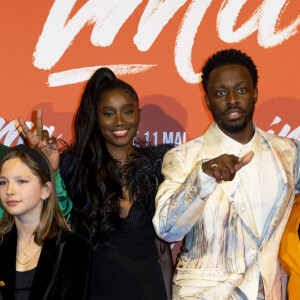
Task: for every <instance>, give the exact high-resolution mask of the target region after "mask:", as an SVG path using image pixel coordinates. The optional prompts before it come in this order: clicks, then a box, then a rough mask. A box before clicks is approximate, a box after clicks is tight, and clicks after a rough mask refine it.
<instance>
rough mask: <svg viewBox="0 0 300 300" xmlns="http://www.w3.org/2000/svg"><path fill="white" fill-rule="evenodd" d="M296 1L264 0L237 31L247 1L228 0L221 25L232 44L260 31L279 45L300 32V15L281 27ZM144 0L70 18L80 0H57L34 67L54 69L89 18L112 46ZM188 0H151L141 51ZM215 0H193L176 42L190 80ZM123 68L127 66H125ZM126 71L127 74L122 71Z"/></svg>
mask: <svg viewBox="0 0 300 300" xmlns="http://www.w3.org/2000/svg"><path fill="white" fill-rule="evenodd" d="M289 1H290V0H276V1H274V0H273V1H272V0H264V1H262V4H261V5H260V6H259V7H258V8H257V9H256V10H255V11H254V12H253V14H252V15H251V17H250V18H249V19H248V20H247V21H246V22H244V24H243V25H242V26H240V28H238V29H236V30H234V26H235V24H236V21H237V18H238V16H239V13H240V11H241V9H242V7H243V6H244V4H245V3H246V2H247V0H224V1H223V3H222V5H221V7H220V10H219V12H218V15H217V24H216V29H217V32H218V35H219V37H220V39H221V40H222V41H224V42H226V43H237V42H240V41H241V40H243V39H245V38H247V37H248V36H250V35H251V34H253V33H254V32H255V31H258V37H257V39H258V44H259V45H260V46H262V47H264V48H269V47H274V46H277V45H279V44H281V43H282V42H283V41H285V40H287V39H289V38H290V37H292V36H293V35H295V34H296V33H297V32H298V26H299V24H300V16H298V17H297V18H296V19H295V20H294V21H293V22H291V24H290V25H289V26H288V27H286V28H283V29H281V30H278V31H276V28H275V27H276V24H278V21H279V20H280V18H281V17H282V14H283V11H284V9H285V8H286V7H287V5H288V4H289ZM141 2H142V0H130V1H128V0H110V1H106V0H89V1H88V2H87V3H86V4H85V5H83V6H82V7H81V8H80V9H79V11H78V12H77V13H76V14H75V15H74V16H73V17H72V19H70V20H68V18H69V15H70V13H71V11H72V9H73V7H74V5H75V3H76V0H56V1H55V2H54V4H53V6H52V8H51V11H50V13H49V16H48V18H47V21H46V23H45V25H44V28H43V31H42V34H41V36H40V38H39V41H38V43H37V45H36V49H35V52H34V55H33V56H34V62H33V63H34V66H36V67H37V68H40V69H45V70H47V69H51V68H52V67H53V66H54V65H55V64H56V63H57V62H58V61H59V60H60V59H61V57H62V55H63V54H64V52H65V51H66V50H67V49H68V47H69V46H70V45H71V44H72V41H73V40H74V38H75V37H76V35H77V34H78V33H79V32H80V30H81V29H82V28H83V26H85V25H86V24H87V23H89V24H94V28H93V31H92V34H91V42H92V44H93V45H95V46H98V47H107V46H110V45H111V44H112V43H113V41H114V38H115V36H116V35H117V33H118V32H119V30H120V28H121V27H122V26H123V24H124V23H125V22H126V21H127V19H128V18H129V17H130V15H131V14H132V13H133V12H134V11H135V9H136V8H137V6H139V4H140V3H141ZM186 2H187V0H149V1H148V3H147V6H146V8H145V10H144V13H143V15H142V16H141V19H140V22H139V25H138V29H137V33H136V35H135V36H134V38H133V42H134V43H135V45H136V46H137V48H138V50H139V51H148V50H149V49H150V48H151V46H152V45H153V43H154V42H155V40H156V39H157V37H158V36H159V34H160V32H161V31H162V30H163V28H164V27H165V26H166V24H167V23H168V22H169V21H170V20H171V19H172V17H173V16H174V15H175V13H176V12H177V11H178V10H179V9H180V8H181V7H182V6H183V5H184V4H185V3H186ZM211 2H212V0H201V1H200V0H192V1H191V4H190V5H189V7H188V9H187V11H186V13H185V15H184V18H183V21H182V23H181V25H180V28H179V30H178V35H177V38H176V42H175V49H174V54H175V66H176V69H177V71H178V73H179V75H180V76H181V77H182V78H183V79H184V80H185V81H186V82H188V83H198V82H200V74H197V73H195V72H194V69H193V64H192V48H193V45H194V40H195V36H196V34H197V31H198V28H199V26H200V24H201V21H202V19H203V17H204V15H205V13H206V10H207V8H208V7H209V6H210V5H211ZM113 66H114V67H115V69H116V72H117V75H119V73H118V72H120V73H121V74H122V75H123V74H130V73H131V72H132V68H131V66H140V67H138V68H136V69H135V72H136V73H137V72H144V71H146V70H149V69H150V68H151V67H153V66H156V65H155V64H154V65H142V64H136V65H113ZM96 68H97V67H96V66H93V67H87V68H82V69H73V70H68V71H65V72H60V73H55V74H52V75H50V76H49V85H50V86H58V85H65V84H72V83H77V82H80V81H83V80H87V79H88V78H89V76H90V75H91V73H92V72H93V71H94V70H95V69H96ZM122 70H123V71H122ZM122 72H123V73H122Z"/></svg>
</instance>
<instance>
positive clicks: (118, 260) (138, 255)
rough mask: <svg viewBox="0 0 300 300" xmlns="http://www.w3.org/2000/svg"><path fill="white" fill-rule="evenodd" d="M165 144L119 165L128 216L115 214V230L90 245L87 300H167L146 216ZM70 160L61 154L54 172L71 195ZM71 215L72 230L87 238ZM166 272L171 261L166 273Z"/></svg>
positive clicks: (159, 177) (149, 212) (151, 211)
mask: <svg viewBox="0 0 300 300" xmlns="http://www.w3.org/2000/svg"><path fill="white" fill-rule="evenodd" d="M171 147H172V146H170V145H162V146H160V147H156V148H153V147H152V148H142V149H136V153H135V155H134V156H133V159H132V160H131V161H130V162H129V163H128V164H127V165H126V166H125V174H126V176H125V181H126V182H125V185H126V189H127V190H128V191H129V193H130V194H131V195H132V196H134V199H135V201H134V202H133V204H132V206H131V208H130V210H129V213H128V216H127V217H126V218H120V220H119V224H118V227H117V229H115V230H114V231H108V232H106V233H104V234H103V236H102V239H101V240H100V241H99V242H98V244H97V246H96V247H95V249H94V258H93V278H92V293H91V294H92V297H91V299H92V300H98V299H100V300H166V299H167V295H166V289H165V284H164V279H163V275H162V270H161V267H160V263H159V256H158V250H157V246H156V244H155V237H156V235H155V232H154V228H153V225H152V217H153V214H154V201H155V194H156V191H157V188H158V185H159V184H160V183H161V182H162V181H163V177H162V175H161V172H160V168H161V164H162V159H163V156H164V154H165V152H166V151H167V150H169V149H170V148H171ZM75 159H76V158H74V157H72V151H69V152H67V153H65V154H63V155H62V156H61V165H60V172H61V175H62V178H63V180H64V182H65V183H66V188H67V192H68V194H69V195H70V196H71V197H72V195H71V194H70V193H69V190H68V185H69V184H68V181H69V180H70V175H71V174H70V173H69V170H70V168H69V167H70V164H72V162H74V160H75ZM72 201H73V202H74V205H75V207H76V203H78V202H77V201H80V202H81V203H82V197H80V198H79V199H74V197H72ZM71 215H72V214H71ZM74 217H75V218H74ZM74 219H75V223H76V224H75V227H74V228H75V231H76V232H77V233H79V234H81V235H83V236H85V237H88V236H89V232H88V230H87V228H86V227H85V226H82V223H84V221H83V219H82V216H81V217H78V216H76V212H75V211H74V212H73V220H74ZM78 220H80V221H78ZM170 261H171V257H170ZM167 272H169V271H167ZM171 272H172V265H171V267H170V272H169V274H170V273H171ZM169 277H170V278H171V276H169ZM170 286H171V282H170ZM170 288H171V287H170Z"/></svg>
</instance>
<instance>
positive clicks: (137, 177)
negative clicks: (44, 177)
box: [60, 68, 173, 300]
mask: <svg viewBox="0 0 300 300" xmlns="http://www.w3.org/2000/svg"><path fill="white" fill-rule="evenodd" d="M139 121H140V109H139V99H138V96H137V93H136V92H135V90H134V89H133V88H132V87H131V86H130V85H129V84H128V83H126V82H124V81H122V80H120V79H117V78H116V76H115V75H114V73H113V72H112V71H111V70H110V69H107V68H101V69H99V70H97V71H96V72H95V73H94V75H93V76H92V77H91V79H90V80H89V81H88V83H87V85H86V88H85V90H84V93H83V96H82V98H81V103H80V106H79V109H78V111H77V114H76V119H75V142H74V144H73V145H72V146H71V147H70V148H69V149H68V150H66V151H65V152H64V153H63V154H62V155H61V163H60V172H61V175H62V178H63V180H64V182H65V184H66V189H67V192H68V196H69V197H70V198H71V199H72V201H73V205H74V210H73V212H72V214H71V215H72V222H73V225H74V230H75V231H76V232H78V233H80V234H81V235H83V236H85V237H88V238H89V239H90V240H91V241H92V242H93V245H94V248H95V249H94V269H93V283H92V299H109V300H114V299H117V300H121V299H130V300H134V299H137V300H141V299H145V300H146V299H148V300H154V299H155V300H159V299H167V294H168V297H169V299H170V298H171V296H170V295H171V294H170V290H171V278H172V273H173V266H172V259H171V252H170V248H169V245H167V244H165V243H164V242H162V241H159V240H158V239H157V237H156V235H155V232H154V229H153V226H152V217H153V215H154V210H155V204H154V198H155V194H156V190H157V187H158V185H159V184H160V182H162V180H163V178H162V175H161V172H160V167H161V162H162V158H163V155H164V153H165V152H166V151H167V150H168V149H170V146H166V145H162V146H159V147H156V148H155V147H146V145H145V144H144V143H139V142H137V145H136V146H134V145H133V140H134V138H135V136H136V134H137V130H138V125H139ZM161 266H162V267H161ZM163 273H164V278H165V281H164V278H163ZM166 290H167V292H166Z"/></svg>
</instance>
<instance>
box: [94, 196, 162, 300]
mask: <svg viewBox="0 0 300 300" xmlns="http://www.w3.org/2000/svg"><path fill="white" fill-rule="evenodd" d="M154 238H155V233H154V231H153V226H152V223H151V219H149V217H148V216H147V214H145V212H144V211H143V208H142V207H141V205H140V203H139V202H138V201H135V202H134V203H133V205H132V207H131V209H130V211H129V214H128V217H127V218H124V219H121V224H120V227H119V229H118V230H116V231H113V232H107V233H106V234H105V235H104V242H105V243H107V245H105V243H104V242H101V243H100V244H99V245H98V247H97V248H96V249H95V251H94V271H93V280H92V299H93V300H94V299H95V300H96V299H111V300H115V299H116V300H120V299H124V300H125V299H126V300H127V299H128V300H154V299H155V300H156V299H157V300H160V299H161V300H163V299H166V292H165V287H164V281H163V276H162V272H161V268H160V265H159V262H158V253H157V252H158V251H157V246H156V245H155V243H154Z"/></svg>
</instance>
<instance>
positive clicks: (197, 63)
mask: <svg viewBox="0 0 300 300" xmlns="http://www.w3.org/2000/svg"><path fill="white" fill-rule="evenodd" d="M299 8H300V4H299V1H298V0H265V1H263V0H251V1H250V0H248V1H247V0H239V1H237V0H225V1H220V0H194V1H192V0H189V1H188V0H165V1H163V0H148V1H142V0H110V1H107V0H90V1H83V0H77V1H76V0H43V1H40V0H31V1H16V0H9V1H8V0H2V1H1V2H0V26H1V32H0V38H1V48H0V60H1V71H0V80H1V87H2V88H1V113H0V142H1V143H4V144H7V145H11V144H15V143H17V142H18V141H19V137H18V132H17V131H16V128H15V124H16V122H15V121H14V120H15V119H16V118H17V117H18V116H22V117H23V118H24V119H25V120H26V121H28V122H30V121H32V120H33V112H34V111H36V109H37V108H42V109H43V110H44V124H45V125H46V126H47V127H48V128H49V130H50V132H51V133H53V134H54V135H56V136H61V137H62V138H63V139H64V140H66V141H70V139H71V137H72V124H73V117H74V112H75V111H76V110H77V107H78V104H79V101H80V97H81V94H82V91H83V88H84V86H85V82H86V80H87V79H88V78H89V76H90V75H91V73H92V72H93V70H95V69H96V68H97V67H99V66H110V67H111V68H112V69H113V70H114V71H115V72H116V74H117V75H118V76H119V77H120V78H121V79H123V80H125V81H127V82H129V83H130V84H132V85H133V86H134V87H135V89H136V90H137V92H138V94H139V97H140V105H141V108H142V122H141V125H140V128H139V135H141V136H146V137H149V138H150V139H151V140H152V141H153V142H154V143H156V142H158V143H161V142H174V143H181V142H184V141H188V140H190V139H192V138H194V137H196V136H198V135H200V134H202V133H203V131H204V130H205V129H206V128H207V127H208V125H209V123H210V122H211V121H212V118H211V116H210V114H209V113H208V111H207V109H206V107H205V104H204V96H203V95H204V94H203V90H202V88H201V86H200V84H199V75H198V73H199V72H200V70H201V68H202V66H203V64H204V62H205V60H206V59H207V58H208V56H210V55H211V54H212V53H214V52H216V51H217V50H220V49H224V48H232V47H233V48H238V49H241V50H242V51H245V52H246V53H247V54H249V55H250V56H251V57H252V58H253V59H254V61H255V63H256V64H257V67H258V71H259V84H258V88H259V101H258V104H257V106H256V113H255V121H256V123H257V124H258V125H259V126H260V127H261V128H263V129H264V130H267V131H272V132H274V133H276V134H280V135H285V136H289V137H294V138H298V139H299V137H300V127H299V118H298V112H299V105H300V96H299V87H298V86H299V83H298V82H299V75H300V58H299V49H300V47H299V46H300V39H299V27H300V16H299V12H300V10H299ZM29 124H30V123H29Z"/></svg>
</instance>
